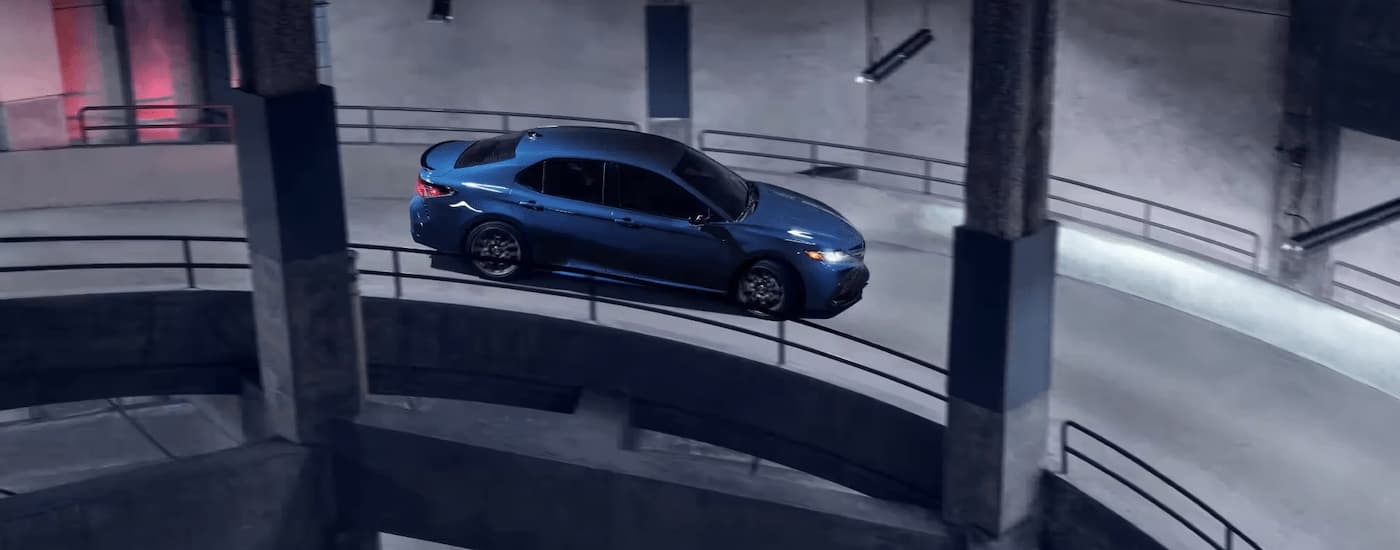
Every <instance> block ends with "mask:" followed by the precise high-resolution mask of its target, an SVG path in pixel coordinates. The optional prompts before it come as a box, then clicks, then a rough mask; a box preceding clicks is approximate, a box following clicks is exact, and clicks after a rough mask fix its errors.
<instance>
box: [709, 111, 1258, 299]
mask: <svg viewBox="0 0 1400 550" xmlns="http://www.w3.org/2000/svg"><path fill="white" fill-rule="evenodd" d="M710 136H714V137H730V138H740V139H748V140H756V141H760V142H767V143H785V144H793V145H804V146H806V148H807V154H806V156H797V155H785V154H778V153H768V152H760V151H754V150H750V149H740V148H736V147H716V146H713V145H712V142H713V140H707V139H706V138H707V137H710ZM707 141H708V142H707ZM696 145H697V147H698V148H699V149H700V150H701V151H704V152H706V153H714V154H729V155H736V156H743V157H755V158H764V159H770V160H783V161H792V162H799V163H804V164H807V165H809V166H812V167H818V166H831V167H837V168H848V169H852V170H858V171H862V172H871V173H876V174H886V175H890V176H898V177H902V178H908V179H913V180H918V181H919V182H920V184H921V185H920V186H919V189H918V191H919V192H921V193H923V194H925V195H931V196H935V197H939V198H942V199H945V200H950V201H955V202H962V200H963V197H962V188H963V185H964V183H963V181H962V179H961V176H962V174H961V171H962V170H964V169H965V168H967V165H966V164H964V163H961V162H957V161H952V160H947V159H941V158H936V157H928V156H923V155H914V154H910V153H899V152H895V151H886V150H882V149H872V148H869V147H858V146H854V145H845V144H841V143H832V142H827V141H817V140H810V139H801V138H790V137H782V136H770V135H764V134H753V133H748V132H730V131H727V130H701V131H700V133H699V136H698V141H697V143H696ZM826 150H834V151H846V152H853V153H861V154H864V155H867V157H868V156H875V157H876V158H884V159H893V160H896V161H911V162H913V163H917V164H918V165H919V166H921V167H922V170H921V171H920V172H913V171H909V170H900V169H894V168H887V167H884V166H872V165H869V164H857V163H852V162H842V161H836V160H831V159H825V158H822V155H821V153H822V152H823V151H826ZM935 168H945V169H946V168H952V169H956V171H957V175H956V176H953V175H937V174H934V169H935ZM1050 179H1051V180H1052V181H1054V182H1059V183H1062V184H1065V185H1068V186H1069V187H1070V188H1071V189H1074V190H1075V191H1076V192H1079V193H1082V194H1085V195H1087V196H1095V197H1100V198H1108V199H1110V200H1114V201H1119V202H1125V203H1128V204H1130V205H1132V206H1131V208H1121V209H1115V208H1110V207H1107V206H1102V205H1098V204H1093V203H1090V202H1087V201H1086V200H1081V199H1075V198H1070V197H1066V196H1063V195H1060V194H1057V193H1054V192H1053V191H1052V192H1051V193H1050V201H1051V203H1052V205H1053V204H1054V203H1060V204H1064V205H1068V206H1073V207H1076V208H1081V209H1084V210H1088V211H1091V212H1096V213H1098V214H1102V215H1105V216H1109V217H1111V218H1116V219H1120V220H1125V221H1128V222H1130V223H1132V224H1135V226H1136V227H1137V231H1128V230H1124V229H1122V228H1119V227H1114V226H1112V225H1109V224H1106V223H1103V222H1098V221H1094V220H1091V219H1088V218H1086V217H1084V216H1074V215H1070V214H1067V213H1064V212H1053V208H1052V213H1053V214H1054V215H1056V216H1058V217H1061V218H1068V219H1071V220H1074V221H1075V222H1078V223H1084V224H1088V225H1092V226H1095V227H1099V228H1103V229H1107V230H1110V231H1114V232H1117V233H1126V234H1129V235H1132V236H1135V237H1140V238H1143V239H1147V240H1151V241H1155V242H1159V243H1162V244H1164V245H1167V246H1172V247H1175V248H1182V247H1180V246H1179V245H1176V244H1173V243H1171V242H1169V241H1164V240H1163V239H1162V238H1160V237H1162V236H1165V235H1162V234H1161V233H1158V232H1157V231H1154V230H1158V231H1161V232H1165V234H1166V235H1175V236H1178V237H1185V238H1187V239H1190V240H1193V241H1197V242H1199V243H1202V244H1205V245H1207V246H1210V247H1212V248H1214V249H1216V250H1219V251H1222V252H1224V253H1226V255H1227V257H1235V258H1239V259H1242V260H1244V261H1245V262H1247V264H1248V265H1249V267H1250V268H1251V269H1253V270H1255V271H1258V270H1259V269H1260V264H1259V262H1260V258H1261V254H1260V247H1261V246H1262V242H1263V241H1262V239H1260V237H1259V234H1257V233H1255V232H1253V231H1250V230H1248V229H1245V228H1243V227H1240V226H1237V225H1233V224H1229V223H1226V222H1222V221H1219V220H1215V219H1212V218H1209V217H1206V216H1202V215H1200V214H1196V213H1193V212H1189V211H1186V210H1183V209H1180V208H1177V207H1174V206H1170V205H1166V204H1162V203H1160V202H1156V201H1152V200H1148V199H1144V198H1141V197H1136V196H1133V195H1129V194H1127V193H1123V192H1120V191H1114V190H1112V189H1105V188H1103V187H1098V186H1095V185H1090V184H1088V183H1084V182H1082V181H1078V180H1072V179H1069V178H1062V177H1059V176H1051V177H1050ZM935 183H936V184H941V185H943V186H947V187H951V188H954V189H956V191H957V193H956V194H952V193H947V192H942V191H940V190H935V189H934V188H933V185H932V184H935ZM882 187H890V186H882ZM891 188H892V189H895V190H899V191H912V189H909V188H900V187H891ZM1130 210H1131V211H1130ZM1160 213H1169V214H1172V215H1175V216H1180V217H1183V218H1187V219H1190V220H1195V221H1197V222H1200V223H1202V224H1205V225H1207V226H1210V227H1213V228H1215V229H1216V230H1218V232H1219V233H1222V234H1229V235H1234V236H1236V237H1237V238H1242V239H1243V240H1244V241H1246V242H1247V244H1244V245H1241V244H1236V243H1230V242H1226V241H1225V240H1222V239H1221V238H1217V237H1212V236H1209V235H1202V234H1200V233H1197V232H1194V231H1191V230H1188V229H1185V228H1182V227H1178V226H1176V225H1171V224H1167V223H1165V222H1163V221H1161V219H1160V217H1158V218H1155V219H1154V216H1153V215H1154V214H1160Z"/></svg>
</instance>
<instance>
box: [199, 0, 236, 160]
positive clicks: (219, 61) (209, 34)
mask: <svg viewBox="0 0 1400 550" xmlns="http://www.w3.org/2000/svg"><path fill="white" fill-rule="evenodd" d="M189 6H190V13H191V14H192V15H193V17H192V21H193V25H194V33H193V34H194V51H195V54H194V55H195V57H196V58H198V59H199V63H198V66H199V77H198V82H199V91H200V94H199V95H200V98H199V101H198V103H206V104H215V105H223V104H226V103H228V102H229V101H230V99H229V94H230V93H231V92H232V91H233V88H232V86H231V84H232V82H233V71H232V67H231V66H230V65H231V64H230V58H229V51H228V29H227V28H226V27H225V24H226V19H227V16H226V15H225V14H224V7H223V0H189ZM201 118H202V120H203V121H204V122H208V123H211V124H223V123H227V122H228V115H227V113H226V112H225V111H223V110H221V109H208V110H206V111H205V112H204V113H202V114H201ZM232 137H233V136H232V135H231V133H230V132H229V131H228V130H226V129H223V128H208V129H205V130H204V139H206V140H208V141H214V142H225V141H229V140H230V139H231V138H232Z"/></svg>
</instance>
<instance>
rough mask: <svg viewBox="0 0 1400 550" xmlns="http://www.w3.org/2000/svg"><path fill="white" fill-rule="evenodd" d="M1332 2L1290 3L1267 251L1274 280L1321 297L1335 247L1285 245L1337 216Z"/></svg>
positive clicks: (1337, 141) (1337, 143)
mask: <svg viewBox="0 0 1400 550" xmlns="http://www.w3.org/2000/svg"><path fill="white" fill-rule="evenodd" d="M1334 8H1335V6H1332V5H1331V4H1330V3H1328V2H1324V1H1322V0H1294V1H1293V2H1292V13H1293V16H1292V17H1290V18H1289V22H1288V54H1287V60H1286V63H1285V65H1284V72H1285V74H1284V90H1283V117H1282V121H1281V124H1280V126H1279V140H1278V155H1279V168H1278V179H1277V182H1276V184H1275V186H1274V210H1273V211H1274V223H1273V231H1272V232H1271V233H1272V234H1271V235H1270V239H1269V242H1268V244H1269V245H1270V246H1269V249H1268V250H1267V251H1265V253H1266V256H1267V258H1269V260H1270V262H1269V263H1270V266H1269V267H1270V269H1269V271H1270V274H1271V275H1272V276H1273V277H1274V278H1275V280H1277V281H1278V282H1280V283H1282V284H1284V285H1288V286H1290V287H1293V288H1295V289H1298V290H1300V291H1302V292H1305V293H1308V294H1313V295H1315V296H1321V295H1322V293H1323V292H1325V291H1326V289H1328V288H1329V287H1330V286H1331V285H1330V282H1331V281H1330V279H1331V274H1330V263H1331V252H1330V251H1329V250H1326V249H1323V250H1317V251H1315V252H1310V253H1308V254H1306V255H1303V254H1285V253H1282V252H1281V251H1280V247H1281V246H1282V245H1283V243H1284V241H1285V240H1286V239H1288V237H1289V236H1290V235H1294V234H1296V233H1300V232H1302V231H1306V230H1308V229H1312V228H1313V227H1316V226H1319V225H1322V224H1324V223H1327V222H1329V221H1331V220H1332V217H1333V214H1334V209H1335V205H1336V191H1337V156H1338V153H1339V152H1338V149H1339V148H1340V141H1341V128H1340V126H1339V125H1338V124H1337V123H1336V119H1335V117H1333V116H1332V114H1331V113H1330V112H1329V108H1328V105H1329V104H1330V103H1331V102H1330V101H1328V98H1327V95H1326V90H1327V88H1328V86H1327V82H1328V81H1329V80H1330V79H1328V78H1327V73H1326V71H1327V67H1328V64H1327V59H1328V57H1329V52H1330V49H1331V48H1330V47H1329V46H1330V44H1331V42H1332V40H1333V33H1334V32H1335V31H1334V26H1333V24H1332V21H1333V19H1334V16H1333V12H1334V11H1335V9H1334Z"/></svg>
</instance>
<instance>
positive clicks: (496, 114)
mask: <svg viewBox="0 0 1400 550" xmlns="http://www.w3.org/2000/svg"><path fill="white" fill-rule="evenodd" d="M335 109H336V120H337V122H336V127H337V128H340V129H345V130H365V131H366V132H367V133H368V138H367V139H365V140H364V141H353V140H347V139H345V138H344V137H342V138H341V140H340V142H341V143H351V144H376V143H386V142H383V141H380V139H379V138H380V137H381V135H382V134H383V132H384V131H386V130H398V131H410V132H445V133H465V134H504V133H507V132H511V131H513V130H514V128H512V127H511V122H513V121H518V120H533V121H541V122H550V123H564V124H601V125H605V126H616V127H621V128H625V129H629V130H638V131H640V130H641V126H639V125H638V124H637V123H636V122H632V121H629V120H613V119H607V118H592V117H579V116H568V115H551V114H543V113H517V112H511V111H483V110H477V109H439V108H434V107H383V106H375V105H337V106H336V108H335ZM348 111H356V112H363V113H364V121H365V122H363V123H347V122H343V121H342V120H343V117H342V116H341V114H342V113H345V112H348ZM405 113H431V114H437V115H457V116H475V117H488V118H491V119H492V120H495V121H496V122H498V124H497V125H495V126H494V127H484V126H482V127H478V126H441V125H436V124H412V123H393V122H390V123H386V122H385V121H384V120H383V119H384V115H385V114H405ZM532 126H533V125H532ZM520 129H522V130H523V129H525V128H520ZM387 143H414V142H402V141H393V142H387Z"/></svg>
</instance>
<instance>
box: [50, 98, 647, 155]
mask: <svg viewBox="0 0 1400 550" xmlns="http://www.w3.org/2000/svg"><path fill="white" fill-rule="evenodd" d="M139 111H168V112H170V113H171V116H168V117H164V119H173V120H175V122H134V123H126V124H105V123H103V124H93V123H91V121H90V120H89V115H88V114H89V113H93V112H121V113H123V114H124V115H125V113H130V112H139ZM348 113H361V114H360V115H351V116H347V114H348ZM414 114H427V115H435V116H437V117H441V116H448V117H458V118H471V117H476V118H481V117H485V118H489V119H491V120H493V121H495V122H496V124H494V125H490V126H472V125H463V126H444V125H442V124H427V123H421V122H413V121H412V120H405V119H411V116H410V115H414ZM386 117H388V118H391V119H393V120H388V121H386V120H385V118H386ZM395 117H397V118H395ZM181 118H194V119H195V120H193V121H185V122H181V121H179V119H181ZM347 118H352V119H353V118H359V119H361V120H363V121H364V122H345V120H346V119H347ZM336 120H337V122H336V128H338V129H340V130H363V131H364V132H365V134H366V137H365V138H364V139H354V138H346V137H345V136H341V138H340V142H341V143H346V144H355V145H368V144H421V143H424V142H431V141H436V140H434V139H431V138H429V139H427V140H419V141H414V140H413V139H412V138H410V139H408V140H392V139H384V137H385V133H386V132H420V133H427V134H504V133H507V132H511V131H513V130H514V129H515V128H512V122H516V121H521V120H528V121H533V122H539V123H548V124H572V125H576V124H590V125H602V126H613V127H618V128H623V129H628V130H636V131H640V130H641V126H639V125H638V124H637V123H636V122H632V121H628V120H615V119H607V118H593V117H580V116H569V115H553V114H544V113H522V112H513V111H483V110H478V109H440V108H436V107H386V106H376V105H337V106H336ZM534 126H538V124H531V125H528V127H534ZM233 127H234V120H233V108H232V107H231V106H229V105H212V104H211V105H98V106H89V107H83V108H82V109H80V110H79V111H78V130H79V132H80V133H81V136H82V138H81V142H82V144H83V145H96V144H95V143H93V142H92V141H93V140H92V139H91V134H92V132H102V131H117V130H122V131H125V132H127V137H126V139H125V140H120V141H119V143H121V144H125V145H135V144H140V143H143V142H145V140H144V139H143V138H142V136H141V135H140V134H139V133H137V131H139V130H150V129H215V130H223V131H224V132H225V134H224V136H231V135H232V130H233ZM520 129H525V128H520ZM410 135H412V134H410ZM184 140H185V141H211V139H210V137H209V136H190V137H186V138H184ZM228 140H229V138H228V137H220V138H218V139H213V140H212V141H228ZM169 141H170V140H160V142H161V143H168V142H169Z"/></svg>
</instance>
